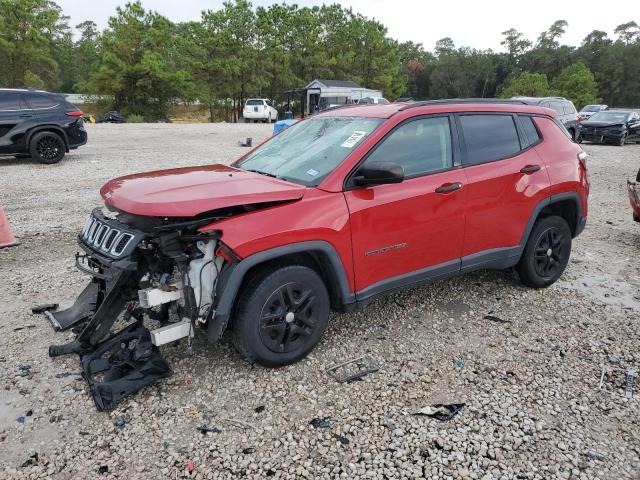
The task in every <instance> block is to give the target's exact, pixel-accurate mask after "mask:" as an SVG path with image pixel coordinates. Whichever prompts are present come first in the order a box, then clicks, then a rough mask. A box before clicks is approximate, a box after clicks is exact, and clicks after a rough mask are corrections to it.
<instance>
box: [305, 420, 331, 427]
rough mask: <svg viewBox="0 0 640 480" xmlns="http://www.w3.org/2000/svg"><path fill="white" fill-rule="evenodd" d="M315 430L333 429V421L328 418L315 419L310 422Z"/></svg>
mask: <svg viewBox="0 0 640 480" xmlns="http://www.w3.org/2000/svg"><path fill="white" fill-rule="evenodd" d="M309 425H311V426H312V427H313V428H331V420H329V419H328V418H314V419H313V420H311V421H310V422H309Z"/></svg>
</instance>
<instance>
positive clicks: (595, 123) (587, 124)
mask: <svg viewBox="0 0 640 480" xmlns="http://www.w3.org/2000/svg"><path fill="white" fill-rule="evenodd" d="M582 126H583V127H596V128H603V127H607V128H609V127H623V126H624V124H622V123H620V122H599V121H597V120H585V121H584V122H582Z"/></svg>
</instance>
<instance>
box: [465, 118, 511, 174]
mask: <svg viewBox="0 0 640 480" xmlns="http://www.w3.org/2000/svg"><path fill="white" fill-rule="evenodd" d="M458 118H459V119H460V126H461V127H462V135H463V137H464V143H465V146H466V150H467V164H471V165H473V164H478V163H485V162H490V161H493V160H500V159H502V158H507V157H511V156H513V155H515V154H517V153H518V152H519V151H520V140H519V138H518V131H517V130H516V125H515V123H514V121H513V117H512V116H511V115H482V114H480V115H460V116H459V117H458Z"/></svg>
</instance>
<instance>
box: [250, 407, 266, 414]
mask: <svg viewBox="0 0 640 480" xmlns="http://www.w3.org/2000/svg"><path fill="white" fill-rule="evenodd" d="M265 408H266V407H265V406H264V405H258V406H257V407H256V408H254V409H253V411H254V412H256V413H262V412H264V410H265Z"/></svg>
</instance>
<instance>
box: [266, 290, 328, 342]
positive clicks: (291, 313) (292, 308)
mask: <svg viewBox="0 0 640 480" xmlns="http://www.w3.org/2000/svg"><path fill="white" fill-rule="evenodd" d="M316 301H317V298H316V296H315V295H314V294H313V290H311V288H309V287H308V286H306V285H302V284H300V283H289V284H287V285H283V286H281V287H279V288H278V289H277V290H276V291H275V292H273V294H271V296H270V297H269V298H268V299H267V301H266V302H265V304H264V306H263V307H262V312H260V337H261V338H262V342H263V343H264V344H265V346H266V347H267V348H268V349H269V350H271V351H272V352H277V353H283V352H291V351H292V350H295V349H297V348H300V347H301V346H302V345H303V344H304V342H305V341H306V340H307V339H308V338H309V337H310V336H311V334H312V333H313V330H314V329H315V328H316V326H317V324H318V318H317V315H318V308H317V306H316Z"/></svg>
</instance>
